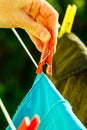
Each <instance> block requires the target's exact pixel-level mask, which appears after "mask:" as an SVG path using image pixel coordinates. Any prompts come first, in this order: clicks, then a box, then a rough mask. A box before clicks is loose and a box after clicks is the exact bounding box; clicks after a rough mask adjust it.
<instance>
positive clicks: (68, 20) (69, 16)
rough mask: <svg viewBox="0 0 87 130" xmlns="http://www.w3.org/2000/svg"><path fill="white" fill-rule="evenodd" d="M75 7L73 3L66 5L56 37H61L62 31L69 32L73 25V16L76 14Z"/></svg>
mask: <svg viewBox="0 0 87 130" xmlns="http://www.w3.org/2000/svg"><path fill="white" fill-rule="evenodd" d="M76 10H77V7H76V6H75V5H72V6H71V5H68V7H67V10H66V13H65V16H64V20H63V22H62V26H61V28H60V31H59V34H58V38H61V37H62V36H63V34H64V33H66V32H67V33H70V32H71V28H72V25H73V21H74V17H75V14H76Z"/></svg>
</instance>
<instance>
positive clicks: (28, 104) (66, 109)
mask: <svg viewBox="0 0 87 130" xmlns="http://www.w3.org/2000/svg"><path fill="white" fill-rule="evenodd" d="M35 114H38V115H39V117H40V125H39V127H38V130H86V128H85V127H84V126H83V124H82V123H81V122H80V121H79V119H78V118H77V117H76V116H75V115H74V113H73V112H72V107H71V106H70V104H69V103H68V102H67V101H66V100H65V99H64V98H63V97H62V96H61V94H60V93H59V92H58V91H57V90H56V88H55V86H54V85H53V84H52V82H51V81H50V80H49V79H48V78H47V77H46V75H45V74H43V73H42V74H39V75H37V77H36V79H35V81H34V84H33V86H32V88H31V90H30V91H29V92H28V94H27V95H26V96H25V98H24V99H23V101H22V103H21V104H20V106H19V107H18V110H17V112H16V114H15V115H14V117H13V120H12V121H13V123H14V125H15V127H16V128H17V129H18V126H19V125H20V123H21V122H22V120H23V119H24V117H25V116H28V117H29V118H30V120H31V119H32V118H33V116H34V115H35ZM6 130H11V129H10V126H8V128H7V129H6Z"/></svg>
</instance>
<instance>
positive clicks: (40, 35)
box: [0, 0, 58, 52]
mask: <svg viewBox="0 0 87 130" xmlns="http://www.w3.org/2000/svg"><path fill="white" fill-rule="evenodd" d="M0 28H21V29H24V30H25V31H26V32H27V33H28V35H29V36H30V38H31V40H32V41H33V43H34V44H35V46H36V48H37V49H38V50H39V51H41V52H42V49H43V45H44V44H46V42H51V44H52V45H53V46H54V49H55V48H56V44H57V35H58V13H57V12H56V11H55V9H54V8H53V7H52V6H51V5H50V4H48V3H47V2H46V1H45V0H0Z"/></svg>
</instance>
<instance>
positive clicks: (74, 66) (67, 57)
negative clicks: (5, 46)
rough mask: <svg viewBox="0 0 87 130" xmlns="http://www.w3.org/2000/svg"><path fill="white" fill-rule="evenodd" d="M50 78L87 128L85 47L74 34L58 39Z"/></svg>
mask: <svg viewBox="0 0 87 130" xmlns="http://www.w3.org/2000/svg"><path fill="white" fill-rule="evenodd" d="M51 78H52V81H53V82H54V84H55V87H56V88H57V89H58V91H59V92H60V93H61V94H62V95H63V97H64V98H65V99H66V100H68V101H69V102H70V104H71V105H72V109H73V111H74V113H75V114H76V116H77V117H78V118H79V119H80V120H81V122H82V123H83V124H84V125H85V126H86V127H87V114H86V113H87V46H86V45H85V44H84V43H83V42H82V41H81V40H80V38H79V37H78V36H76V35H75V34H74V33H66V34H64V35H63V37H61V38H60V39H58V44H57V49H56V53H55V55H54V57H53V76H52V77H51Z"/></svg>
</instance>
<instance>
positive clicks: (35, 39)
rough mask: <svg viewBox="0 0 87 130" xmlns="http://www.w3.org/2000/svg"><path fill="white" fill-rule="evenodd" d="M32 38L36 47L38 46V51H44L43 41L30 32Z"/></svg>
mask: <svg viewBox="0 0 87 130" xmlns="http://www.w3.org/2000/svg"><path fill="white" fill-rule="evenodd" d="M29 36H30V39H31V40H32V42H33V43H34V45H35V47H36V48H37V50H38V51H40V52H42V50H43V43H42V42H41V41H40V40H39V39H38V38H37V37H35V36H34V35H32V34H31V33H29Z"/></svg>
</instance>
